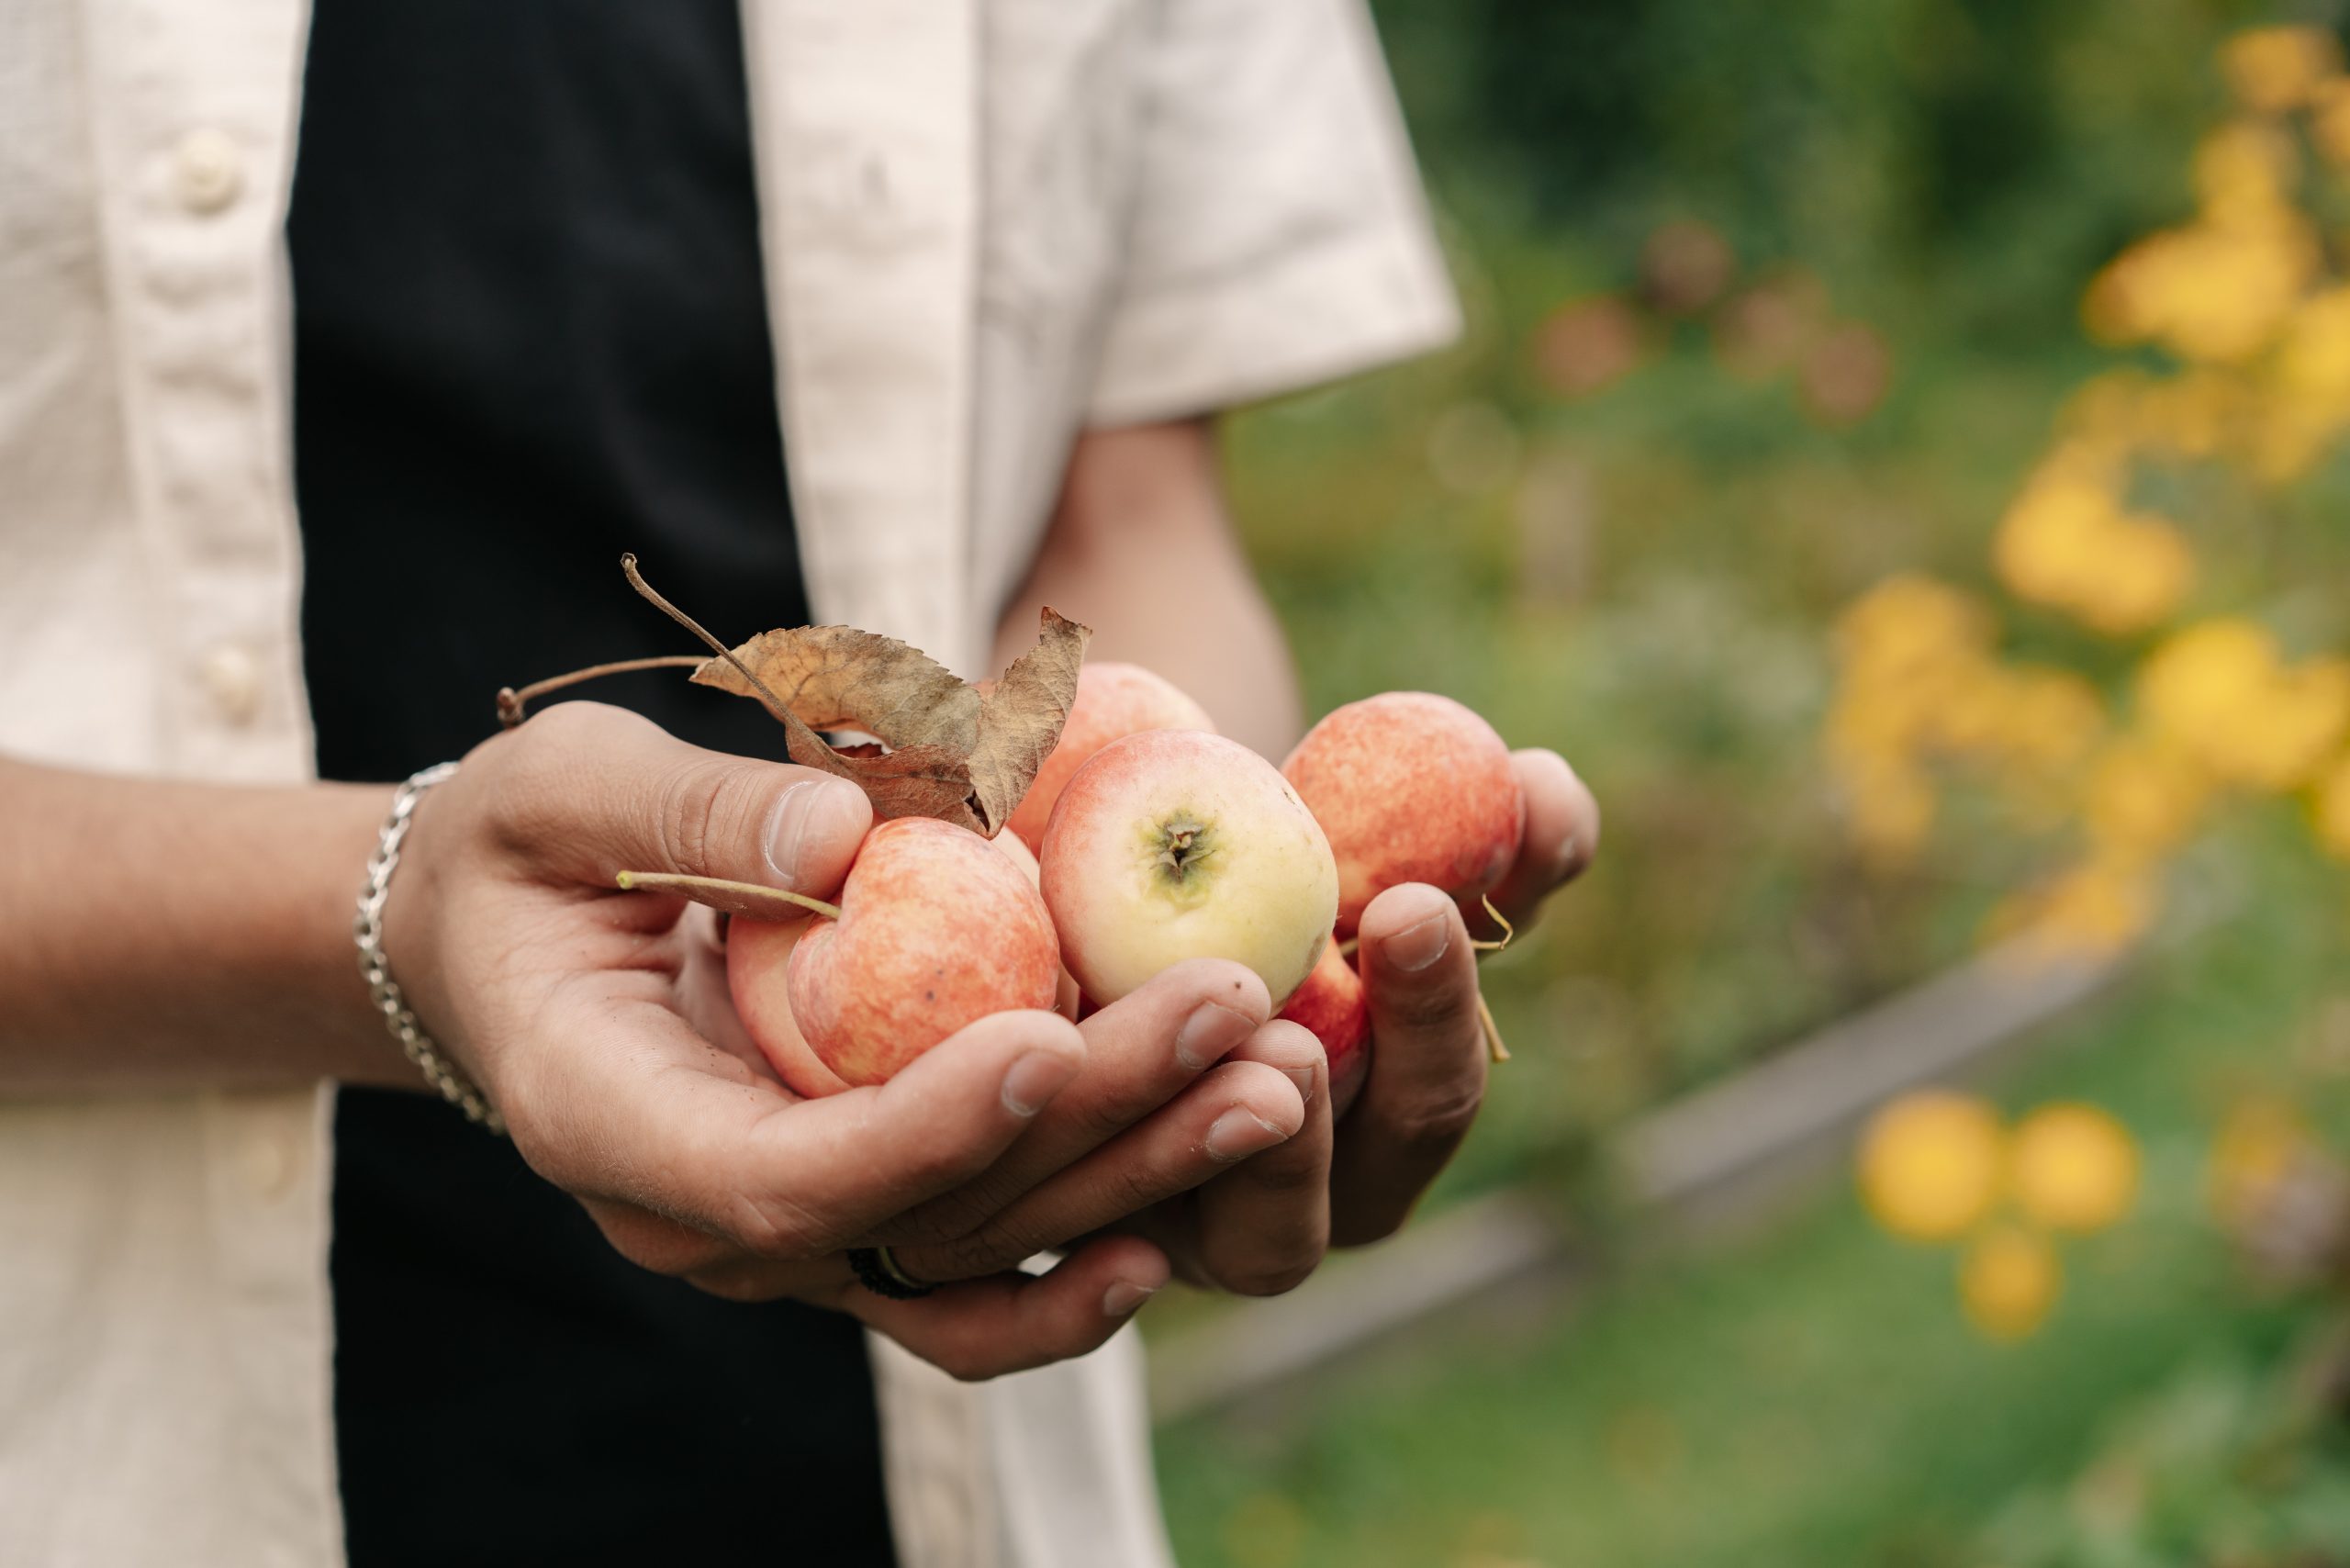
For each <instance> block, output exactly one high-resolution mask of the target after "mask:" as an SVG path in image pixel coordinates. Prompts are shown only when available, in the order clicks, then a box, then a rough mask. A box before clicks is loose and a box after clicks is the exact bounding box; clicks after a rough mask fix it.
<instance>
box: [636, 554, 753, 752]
mask: <svg viewBox="0 0 2350 1568" xmlns="http://www.w3.org/2000/svg"><path fill="white" fill-rule="evenodd" d="M621 576H623V577H627V578H628V586H629V587H631V588H634V589H635V590H636V591H637V592H638V593H640V594H642V595H643V597H644V598H645V599H646V600H647V601H648V602H650V603H651V604H652V606H653V607H654V608H655V610H659V611H661V613H662V614H664V615H666V616H667V617H668V618H669V619H670V620H672V621H674V622H677V624H678V625H680V626H682V627H684V628H685V629H686V630H687V631H688V632H691V633H693V634H694V635H695V636H697V637H699V638H700V639H701V640H702V643H703V645H704V646H706V647H708V648H709V649H710V651H711V653H713V654H716V655H718V656H719V657H720V658H722V659H724V660H725V661H726V662H727V663H728V664H730V665H733V666H734V668H735V671H736V673H737V674H739V675H741V676H742V678H744V680H747V681H749V682H750V683H751V689H752V690H754V691H755V692H757V693H758V694H759V700H760V701H762V702H764V703H766V704H767V711H768V712H770V713H772V714H774V715H775V716H776V721H777V722H778V723H780V724H782V725H783V726H784V727H785V728H786V729H789V728H790V727H791V710H790V709H789V708H788V707H786V706H785V705H784V700H783V699H782V698H780V697H778V696H777V695H776V694H775V692H774V690H773V689H771V688H770V687H769V686H768V685H767V682H766V681H764V680H761V679H760V678H758V676H757V675H756V674H755V672H754V671H753V670H752V668H751V666H748V665H746V664H744V662H743V661H742V660H741V659H738V658H736V657H735V656H734V650H733V649H732V648H730V647H728V646H727V645H726V644H723V643H722V642H720V641H719V640H718V639H717V638H715V637H713V636H711V634H710V633H708V632H707V631H705V630H704V629H703V627H702V623H701V622H699V621H697V620H695V619H694V618H693V617H692V616H690V615H688V614H687V613H686V612H685V611H684V610H679V609H678V608H677V606H676V605H674V604H671V603H670V602H669V601H668V600H667V599H664V598H662V597H661V595H660V593H659V592H658V591H656V590H655V588H654V587H653V585H652V584H651V583H648V582H646V581H645V580H644V574H643V573H642V572H640V571H638V570H637V569H636V552H635V551H633V550H632V551H630V552H628V553H627V554H624V555H622V556H621ZM697 662H699V661H697Z"/></svg>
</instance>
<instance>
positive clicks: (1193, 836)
mask: <svg viewBox="0 0 2350 1568" xmlns="http://www.w3.org/2000/svg"><path fill="white" fill-rule="evenodd" d="M1214 853H1215V846H1214V844H1212V843H1210V842H1209V841H1208V830H1207V825H1206V824H1205V823H1200V822H1196V821H1194V820H1193V819H1192V815H1191V813H1189V812H1177V813H1176V814H1175V815H1174V816H1172V817H1170V818H1169V819H1168V820H1167V821H1166V822H1163V823H1159V825H1158V854H1157V855H1155V856H1153V857H1151V862H1150V863H1151V864H1152V865H1154V866H1157V867H1158V868H1160V869H1161V870H1163V871H1165V872H1166V873H1167V875H1168V876H1169V877H1171V878H1173V879H1175V881H1176V882H1177V883H1179V884H1180V883H1181V882H1182V881H1184V880H1185V879H1187V878H1188V877H1189V876H1190V874H1191V871H1192V868H1193V867H1195V866H1197V865H1198V864H1199V863H1200V862H1201V861H1203V860H1205V859H1206V858H1207V857H1209V856H1211V855H1213V854H1214Z"/></svg>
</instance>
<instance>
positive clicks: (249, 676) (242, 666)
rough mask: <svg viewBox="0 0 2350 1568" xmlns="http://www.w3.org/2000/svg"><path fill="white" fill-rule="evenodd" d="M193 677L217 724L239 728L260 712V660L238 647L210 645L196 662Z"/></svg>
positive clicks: (249, 650) (250, 651)
mask: <svg viewBox="0 0 2350 1568" xmlns="http://www.w3.org/2000/svg"><path fill="white" fill-rule="evenodd" d="M196 678H197V679H199V680H200V681H202V682H203V684H204V689H205V692H206V694H207V696H209V697H210V698H211V699H212V710H213V711H214V712H216V713H218V715H219V716H220V721H221V722H223V723H226V724H232V725H236V726H238V727H242V726H244V725H246V724H250V723H252V722H253V715H255V714H256V713H258V712H260V711H261V661H260V660H259V659H257V658H255V657H253V655H252V650H251V649H250V648H247V647H245V646H244V645H243V644H241V643H216V644H213V645H212V646H211V647H210V648H208V649H207V650H206V651H205V654H204V657H203V658H202V659H200V660H198V661H197V664H196Z"/></svg>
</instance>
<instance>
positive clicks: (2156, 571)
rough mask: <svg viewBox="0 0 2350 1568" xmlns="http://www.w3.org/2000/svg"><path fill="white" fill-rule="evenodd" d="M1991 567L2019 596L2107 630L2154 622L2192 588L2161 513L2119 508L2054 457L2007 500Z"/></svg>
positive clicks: (2179, 547)
mask: <svg viewBox="0 0 2350 1568" xmlns="http://www.w3.org/2000/svg"><path fill="white" fill-rule="evenodd" d="M1991 550H1992V556H1991V559H1992V565H1993V566H1994V567H1996V568H1997V571H1998V574H1999V580H2000V581H2001V582H2002V583H2004V584H2006V585H2007V587H2008V589H2009V592H2011V593H2013V594H2014V595H2015V596H2016V597H2017V598H2018V599H2029V600H2031V601H2032V602H2034V603H2037V604H2045V605H2048V606H2050V607H2052V608H2054V609H2058V610H2067V611H2070V612H2071V613H2072V614H2074V615H2075V616H2076V617H2078V618H2079V619H2080V620H2081V621H2083V622H2086V623H2087V624H2088V625H2089V626H2091V627H2093V628H2095V629H2096V630H2098V631H2099V632H2103V633H2108V634H2109V635H2117V636H2118V635H2121V634H2124V633H2131V632H2137V631H2143V630H2144V629H2145V628H2147V627H2150V626H2154V625H2156V624H2159V623H2160V622H2163V621H2164V620H2165V619H2167V618H2168V617H2169V616H2170V614H2171V613H2172V612H2173V611H2174V610H2177V608H2178V605H2179V602H2180V601H2181V600H2182V599H2185V598H2186V596H2187V590H2188V588H2190V587H2191V586H2193V582H2194V577H2195V557H2194V554H2193V553H2192V552H2191V551H2190V550H2189V549H2188V544H2187V541H2186V539H2185V537H2184V536H2183V535H2181V534H2180V533H2179V532H2178V531H2177V529H2176V528H2174V527H2172V526H2171V525H2170V524H2169V523H2168V522H2166V521H2163V520H2162V519H2160V518H2156V517H2151V516H2147V515H2144V514H2141V513H2131V512H2125V511H2123V510H2121V503H2120V500H2119V499H2118V498H2117V497H2116V496H2115V494H2114V493H2113V491H2112V490H2111V489H2110V488H2109V487H2108V484H2107V483H2105V482H2100V481H2099V480H2098V479H2094V478H2091V477H2090V476H2087V475H2086V474H2085V473H2083V472H2081V471H2080V469H2079V468H2078V467H2077V466H2074V465H2064V466H2059V465H2050V466H2049V467H2047V468H2044V469H2043V470H2042V473H2041V474H2040V475H2039V476H2035V477H2034V479H2033V480H2032V481H2031V483H2029V484H2027V485H2026V486H2025V487H2024V490H2023V493H2022V494H2021V495H2020V496H2018V497H2017V498H2016V499H2015V502H2014V504H2013V505H2011V506H2010V507H2009V509H2008V514H2007V516H2006V517H2005V518H2004V519H2002V520H2001V521H2000V523H1999V531H1998V532H1997V535H1996V536H1995V537H1994V538H1993V540H1992V545H1991Z"/></svg>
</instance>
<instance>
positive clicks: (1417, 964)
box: [1379, 910, 1452, 974]
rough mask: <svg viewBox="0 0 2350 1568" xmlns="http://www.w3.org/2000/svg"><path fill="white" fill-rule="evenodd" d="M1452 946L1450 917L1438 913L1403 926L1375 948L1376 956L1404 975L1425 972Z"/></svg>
mask: <svg viewBox="0 0 2350 1568" xmlns="http://www.w3.org/2000/svg"><path fill="white" fill-rule="evenodd" d="M1451 945H1452V916H1451V915H1450V913H1448V912H1447V911H1444V910H1438V912H1437V913H1434V914H1432V915H1429V916H1428V917H1427V919H1426V920H1423V921H1421V922H1420V923H1419V924H1417V925H1407V926H1405V927H1404V929H1403V930H1401V931H1398V932H1397V933H1395V935H1393V936H1390V937H1389V938H1388V939H1387V940H1386V941H1384V942H1382V943H1381V944H1380V946H1379V953H1380V957H1382V958H1384V959H1386V960H1387V962H1388V963H1389V964H1391V965H1393V967H1394V968H1396V969H1402V970H1404V972H1405V973H1407V974H1409V973H1415V972H1416V971H1418V970H1421V969H1427V967H1428V966H1429V965H1430V964H1433V963H1435V962H1436V961H1437V960H1438V958H1443V957H1444V950H1445V949H1446V948H1447V947H1449V946H1451Z"/></svg>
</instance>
